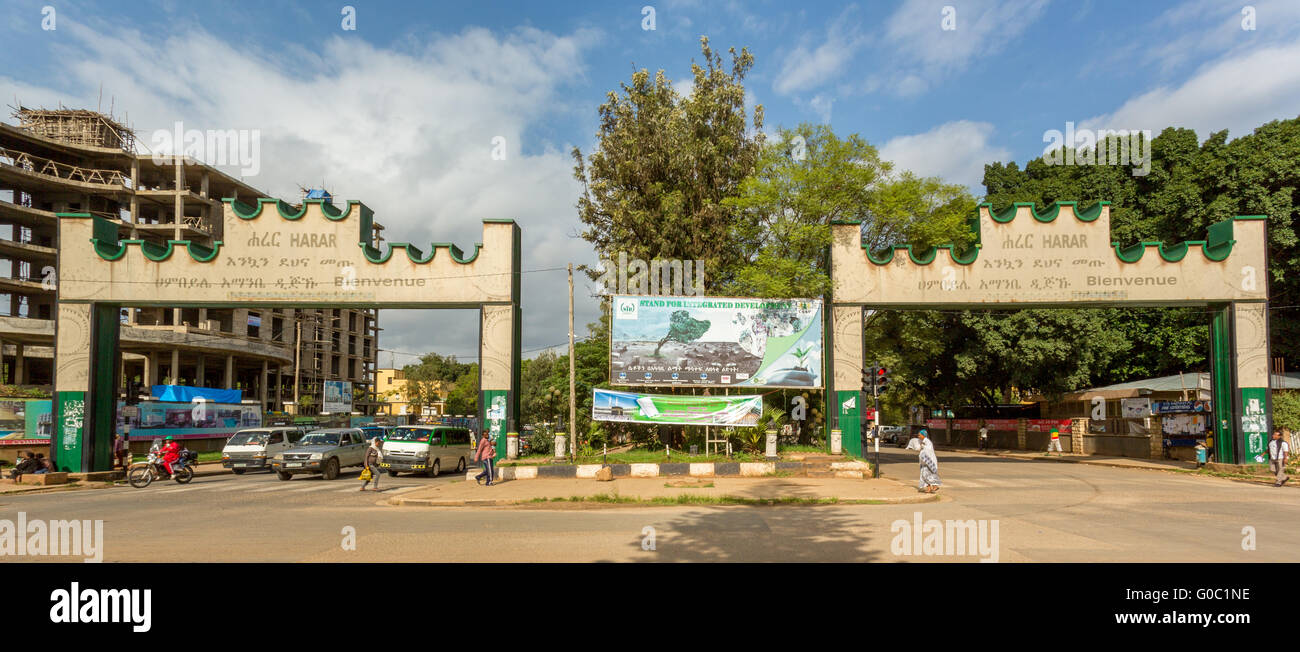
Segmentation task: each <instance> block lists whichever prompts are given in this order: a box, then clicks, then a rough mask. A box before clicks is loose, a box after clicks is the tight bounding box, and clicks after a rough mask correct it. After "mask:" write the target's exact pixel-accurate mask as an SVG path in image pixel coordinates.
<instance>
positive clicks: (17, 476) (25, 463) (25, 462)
mask: <svg viewBox="0 0 1300 652" xmlns="http://www.w3.org/2000/svg"><path fill="white" fill-rule="evenodd" d="M23 454H24V455H26V457H23V458H22V459H21V460H19V461H18V463H17V464H15V465H14V470H13V471H12V472H11V473H10V474H9V477H10V478H13V481H14V484H17V483H19V482H21V481H22V479H23V474H24V473H32V472H34V471H36V469H38V468H40V463H39V462H38V461H37V460H36V453H33V452H31V451H26V452H25V453H23Z"/></svg>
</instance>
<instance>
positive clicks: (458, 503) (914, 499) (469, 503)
mask: <svg viewBox="0 0 1300 652" xmlns="http://www.w3.org/2000/svg"><path fill="white" fill-rule="evenodd" d="M720 498H725V496H720ZM823 498H826V499H830V498H835V499H836V500H840V499H838V498H837V497H835V496H824V497H823ZM745 500H747V501H753V502H749V503H735V504H707V503H705V504H692V503H681V504H667V505H665V504H663V503H655V502H652V501H650V500H638V501H637V502H628V503H602V502H600V501H596V500H590V501H588V500H582V501H569V500H567V499H566V500H564V501H562V502H561V501H555V502H554V503H552V502H551V501H549V500H547V501H545V502H541V501H536V500H534V499H532V498H529V499H515V500H511V499H499V500H498V499H490V498H483V499H465V500H441V499H434V498H402V497H401V496H393V497H392V498H389V499H388V500H387V503H388V505H391V506H393V507H506V506H512V505H516V506H517V505H537V506H542V505H547V506H549V505H608V506H610V507H835V506H838V505H912V504H919V503H937V502H939V500H940V497H939V495H938V494H928V495H924V496H904V497H902V498H864V499H853V500H848V499H844V500H840V502H838V503H781V502H775V503H774V504H762V503H763V501H764V500H769V499H763V498H752V499H750V498H746V499H745ZM770 500H773V501H780V500H781V499H779V498H773V499H770ZM755 503H757V504H755Z"/></svg>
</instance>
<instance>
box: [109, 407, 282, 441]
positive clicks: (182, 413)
mask: <svg viewBox="0 0 1300 652" xmlns="http://www.w3.org/2000/svg"><path fill="white" fill-rule="evenodd" d="M123 407H125V406H124V405H123V403H122V402H121V401H118V404H117V432H118V433H121V434H126V433H127V427H128V426H129V427H130V435H129V438H130V439H156V438H160V437H167V436H169V435H170V436H172V437H175V438H176V439H204V438H209V437H229V436H231V435H233V434H235V432H236V431H238V430H240V429H242V428H260V427H261V426H262V409H261V406H260V405H245V404H237V403H212V402H206V401H205V402H203V403H172V402H164V401H141V402H140V404H139V405H138V406H136V407H138V408H139V415H138V416H134V417H127V416H124V414H123V413H124V412H125V410H123Z"/></svg>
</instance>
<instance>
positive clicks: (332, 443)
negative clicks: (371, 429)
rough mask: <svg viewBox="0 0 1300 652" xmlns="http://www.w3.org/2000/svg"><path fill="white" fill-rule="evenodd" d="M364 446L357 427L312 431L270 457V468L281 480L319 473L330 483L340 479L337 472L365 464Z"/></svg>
mask: <svg viewBox="0 0 1300 652" xmlns="http://www.w3.org/2000/svg"><path fill="white" fill-rule="evenodd" d="M366 447H367V444H366V435H365V433H363V432H362V431H361V429H360V428H324V429H321V430H313V431H312V432H309V433H307V434H306V435H303V438H302V439H301V440H299V442H298V445H297V446H295V447H294V448H290V449H289V450H286V451H284V452H283V453H280V454H279V455H276V456H275V457H273V458H271V466H272V468H274V469H275V474H276V476H278V477H279V478H280V479H281V480H289V479H291V478H292V477H293V476H295V475H297V474H299V473H319V474H321V475H322V476H324V478H325V479H326V480H333V479H334V478H337V477H339V469H342V468H346V467H350V466H361V465H362V464H364V463H365V455H366Z"/></svg>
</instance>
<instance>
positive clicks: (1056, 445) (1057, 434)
mask: <svg viewBox="0 0 1300 652" xmlns="http://www.w3.org/2000/svg"><path fill="white" fill-rule="evenodd" d="M1052 451H1056V456H1057V457H1060V456H1061V453H1062V451H1061V431H1060V430H1058V429H1057V427H1056V426H1052V440H1051V441H1049V442H1047V452H1046V453H1044V455H1051V454H1052Z"/></svg>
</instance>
